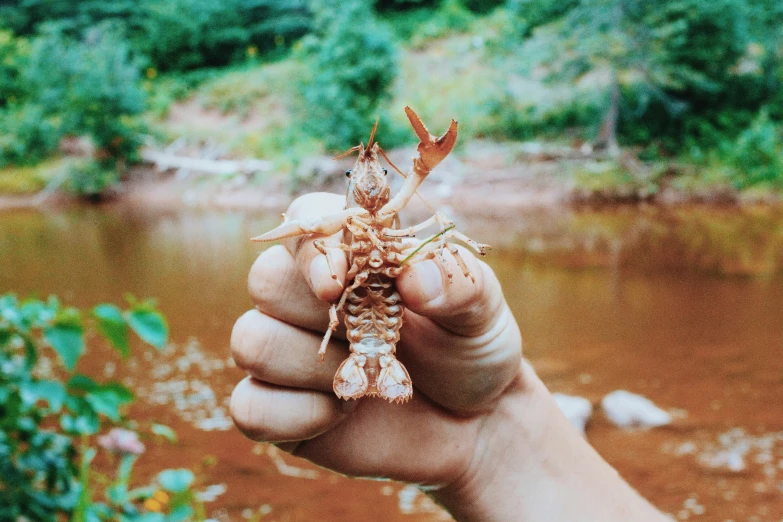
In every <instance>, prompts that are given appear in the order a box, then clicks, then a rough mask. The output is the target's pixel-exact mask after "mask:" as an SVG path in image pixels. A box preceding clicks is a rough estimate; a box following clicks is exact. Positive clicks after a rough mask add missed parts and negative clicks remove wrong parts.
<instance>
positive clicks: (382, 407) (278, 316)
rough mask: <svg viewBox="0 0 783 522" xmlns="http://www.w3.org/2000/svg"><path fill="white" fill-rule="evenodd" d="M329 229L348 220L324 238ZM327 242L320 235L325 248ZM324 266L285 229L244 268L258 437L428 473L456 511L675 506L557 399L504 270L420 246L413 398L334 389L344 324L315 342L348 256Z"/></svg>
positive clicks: (410, 294) (575, 511)
mask: <svg viewBox="0 0 783 522" xmlns="http://www.w3.org/2000/svg"><path fill="white" fill-rule="evenodd" d="M343 205H344V198H342V197H341V196H336V195H332V194H309V195H306V196H303V197H301V198H299V199H297V200H296V201H294V202H293V203H292V205H291V207H290V208H289V210H288V212H287V215H288V216H289V217H290V218H292V219H300V220H301V219H309V218H314V217H317V216H322V215H328V214H333V213H335V212H339V211H340V210H341V209H342V208H343ZM326 239H327V242H326V244H336V243H337V242H338V240H339V239H340V236H339V234H338V235H336V236H333V237H331V238H326ZM320 250H323V248H321V249H320ZM328 253H329V254H330V255H331V259H332V262H331V268H332V269H333V270H334V272H335V273H336V275H337V279H333V278H332V275H331V272H330V268H329V267H328V266H327V263H326V257H325V255H324V254H323V253H322V252H321V251H319V248H316V246H314V245H313V237H299V238H293V239H287V240H285V241H284V245H277V246H273V247H271V248H269V249H268V250H266V251H265V252H264V253H262V254H261V255H260V256H259V258H258V260H257V261H256V262H255V263H254V265H253V267H252V268H251V271H250V277H249V290H250V295H251V297H252V299H253V302H254V304H255V308H254V309H253V310H251V311H249V312H247V313H246V314H245V315H243V316H242V317H241V318H240V319H239V320H238V321H237V323H236V325H235V326H234V331H233V334H232V338H231V348H232V353H233V356H234V359H235V361H236V362H237V365H238V366H239V367H240V368H242V369H244V370H245V371H247V372H248V377H247V378H246V379H244V380H243V381H241V382H240V383H239V384H238V385H237V387H236V389H235V390H234V393H233V395H232V398H231V413H232V416H233V418H234V421H235V423H236V425H237V427H238V428H239V429H240V430H241V431H242V432H243V433H245V434H246V435H247V436H248V437H250V438H251V439H254V440H257V441H264V442H271V443H274V444H277V445H278V446H279V447H280V448H282V449H284V450H285V451H288V452H290V453H292V454H293V455H296V456H298V457H302V458H305V459H307V460H310V461H311V462H314V463H315V464H318V465H319V466H323V467H326V468H329V469H333V470H335V471H338V472H340V473H344V474H348V475H352V476H366V477H388V478H391V479H395V480H401V481H405V482H412V483H416V484H420V485H422V486H427V488H425V489H426V490H427V491H428V492H429V493H428V494H430V495H431V496H432V497H433V498H434V499H435V500H436V501H438V502H439V503H441V504H442V505H443V506H444V507H445V508H446V509H447V510H448V511H449V512H450V513H451V514H452V515H453V516H454V518H455V519H457V520H465V521H488V520H489V521H524V522H538V521H547V522H551V521H577V520H578V521H584V522H588V521H596V522H598V521H601V522H613V521H618V522H620V521H623V522H626V521H630V520H633V521H638V522H648V521H649V522H662V521H665V520H669V519H668V518H666V517H664V516H663V515H662V514H660V513H659V512H658V511H657V510H656V509H655V508H654V507H652V506H651V505H650V504H649V503H648V502H647V501H646V500H644V499H643V498H642V497H641V496H640V495H639V494H638V493H636V492H635V491H634V490H633V489H632V488H631V487H630V486H629V485H628V484H627V483H626V482H625V481H624V480H623V479H622V478H621V477H620V476H619V475H618V474H617V472H616V471H615V470H614V469H613V468H612V467H611V466H609V465H608V464H607V463H606V462H605V461H604V460H603V459H602V458H601V457H600V456H599V455H598V454H597V453H596V452H595V451H594V450H593V449H592V447H591V446H590V445H589V444H588V443H587V442H586V441H585V440H584V439H583V438H582V437H581V436H580V435H579V434H578V433H577V432H576V431H575V430H574V429H573V428H572V427H571V425H570V424H569V423H568V421H567V420H566V419H565V418H564V417H563V415H562V414H561V413H560V411H559V409H558V408H557V405H556V404H555V402H554V400H553V398H552V396H551V394H550V393H549V391H548V390H547V389H546V387H545V386H544V385H543V383H542V382H541V381H540V379H539V378H538V377H537V376H536V374H535V372H534V370H533V368H532V367H531V366H530V365H529V364H528V363H527V362H526V361H525V360H524V359H523V358H522V341H521V336H520V332H519V327H518V326H517V324H516V321H515V320H514V317H513V315H512V314H511V312H510V310H509V308H508V305H507V304H506V302H505V299H504V297H503V293H502V291H501V288H500V284H499V283H498V280H497V278H496V277H495V274H494V273H493V272H492V270H491V269H490V268H489V267H488V266H487V265H486V264H485V263H483V262H482V261H480V260H478V259H477V258H476V257H474V256H473V255H472V254H471V253H470V252H469V251H468V250H467V249H460V254H461V257H462V259H463V260H464V262H465V263H466V264H467V266H468V267H469V268H470V271H471V274H473V276H474V278H475V281H471V280H470V279H469V278H466V277H464V276H463V275H462V270H460V268H459V266H458V265H457V262H456V261H455V259H454V257H453V256H452V255H451V254H450V253H446V254H445V257H444V260H445V262H446V263H447V264H448V265H449V267H448V268H449V269H450V271H451V272H452V273H453V274H454V275H453V277H452V278H451V280H449V278H448V277H447V276H446V275H445V271H444V270H442V269H441V267H439V266H438V264H437V263H439V262H441V261H440V260H439V259H432V260H425V261H422V262H420V263H416V264H414V265H412V266H409V267H408V268H406V269H405V271H404V272H403V274H402V275H401V276H400V277H399V278H398V279H397V286H398V290H399V292H400V294H401V296H402V298H403V300H404V302H405V303H406V306H407V310H406V312H405V315H404V319H405V323H404V326H403V328H402V330H401V333H402V338H401V341H400V343H399V345H398V352H397V353H398V356H399V358H400V360H401V361H402V362H403V363H404V364H405V366H406V367H407V368H408V370H409V372H410V374H411V377H412V380H413V382H414V386H415V390H414V393H413V398H412V400H411V401H410V402H408V403H407V404H404V405H398V404H390V403H388V402H386V401H383V400H380V399H371V398H364V399H361V400H358V401H357V400H349V401H345V400H341V399H338V398H337V397H336V396H335V395H334V393H333V392H332V379H333V377H334V374H335V371H336V370H337V367H338V366H339V365H340V363H341V362H342V361H343V360H344V359H345V358H346V357H347V356H348V353H349V352H348V347H347V344H346V342H345V341H344V332H342V333H341V331H340V330H338V331H337V332H336V333H335V335H334V337H333V338H332V339H331V341H330V342H329V347H328V350H327V351H326V354H325V359H324V362H323V363H321V362H319V358H318V356H317V353H318V349H319V345H320V343H321V338H322V336H323V332H324V330H325V329H326V327H327V324H328V322H329V313H328V311H329V302H333V301H334V300H335V299H338V298H339V297H340V295H341V293H342V290H343V284H344V280H345V275H346V272H347V270H348V266H347V261H346V257H345V254H344V252H343V251H342V250H340V249H336V248H332V249H330V252H328Z"/></svg>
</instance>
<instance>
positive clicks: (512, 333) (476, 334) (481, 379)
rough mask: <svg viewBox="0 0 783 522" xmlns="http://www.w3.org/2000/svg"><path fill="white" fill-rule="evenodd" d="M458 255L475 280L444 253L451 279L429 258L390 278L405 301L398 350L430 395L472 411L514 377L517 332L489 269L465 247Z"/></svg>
mask: <svg viewBox="0 0 783 522" xmlns="http://www.w3.org/2000/svg"><path fill="white" fill-rule="evenodd" d="M460 254H461V256H462V257H463V258H464V260H465V263H466V264H467V265H468V267H469V268H470V270H471V272H472V273H473V275H474V277H475V283H473V282H471V280H470V279H469V278H466V277H464V276H463V275H462V273H461V272H460V271H459V268H458V265H457V263H456V261H455V260H454V258H453V257H451V256H450V255H448V254H447V255H446V262H447V263H448V269H449V270H450V271H451V272H452V274H454V275H453V277H452V278H451V282H449V278H448V277H447V276H445V275H444V271H443V270H442V269H441V267H439V266H438V264H437V263H436V262H435V261H423V262H421V263H417V264H414V265H412V266H411V267H410V268H408V269H407V270H406V271H405V273H403V275H401V276H400V277H399V278H398V280H397V288H398V290H399V292H400V295H401V296H402V298H403V301H404V302H405V303H406V305H407V307H408V310H406V312H405V327H404V328H402V330H401V332H400V333H401V342H400V346H401V348H400V350H399V356H400V359H401V360H402V361H403V363H404V364H405V365H406V367H407V368H408V371H409V372H410V374H411V376H412V377H413V378H414V382H416V386H417V387H418V388H420V389H421V390H422V391H423V392H424V393H425V394H427V395H428V396H429V397H430V398H432V399H433V400H434V401H435V402H437V403H438V404H440V405H442V406H445V407H447V408H449V409H452V410H457V411H472V410H476V409H481V408H483V407H485V406H487V405H489V404H490V403H491V402H492V401H493V400H494V399H495V398H496V397H498V396H499V395H500V394H501V393H502V392H503V390H505V389H506V387H507V386H508V385H509V383H510V382H511V381H512V380H513V379H514V376H515V375H516V372H517V369H518V367H519V363H520V360H521V358H522V339H521V336H520V333H519V327H518V326H517V324H516V321H515V320H514V317H513V315H512V314H511V311H510V309H509V308H508V305H507V304H506V302H505V299H504V298H503V293H502V291H501V288H500V283H499V282H498V280H497V277H495V274H494V273H493V272H492V270H491V269H490V268H489V267H488V266H487V265H486V264H485V263H483V262H481V261H479V260H477V259H476V258H475V257H473V255H472V254H470V253H469V252H468V251H467V250H466V249H460ZM419 375H422V376H427V377H426V378H417V377H418V376H419Z"/></svg>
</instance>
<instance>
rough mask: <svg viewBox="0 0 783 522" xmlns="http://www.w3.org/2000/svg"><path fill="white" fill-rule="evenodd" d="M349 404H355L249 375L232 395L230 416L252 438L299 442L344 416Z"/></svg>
mask: <svg viewBox="0 0 783 522" xmlns="http://www.w3.org/2000/svg"><path fill="white" fill-rule="evenodd" d="M351 402H354V401H351ZM346 404H347V405H348V406H347V407H348V408H351V407H353V406H352V405H351V404H350V403H343V402H341V401H340V400H339V399H337V398H336V397H335V396H334V395H331V394H330V393H322V392H316V391H308V390H296V389H291V388H281V387H278V386H274V385H271V384H267V383H262V382H260V381H257V380H255V379H253V378H252V377H247V378H246V379H244V380H242V381H241V382H240V383H239V384H238V385H237V387H236V388H235V389H234V393H233V394H232V395H231V416H232V417H233V419H234V423H235V424H236V426H237V428H239V429H240V430H241V431H242V432H243V433H244V434H245V435H246V436H247V437H249V438H251V439H253V440H257V441H265V442H284V441H299V440H307V439H311V438H313V437H317V436H318V435H320V434H322V433H324V432H326V431H328V430H330V429H331V428H333V427H334V426H335V425H337V424H338V423H339V422H340V421H342V420H343V419H345V417H346V416H347V415H348V411H347V410H346Z"/></svg>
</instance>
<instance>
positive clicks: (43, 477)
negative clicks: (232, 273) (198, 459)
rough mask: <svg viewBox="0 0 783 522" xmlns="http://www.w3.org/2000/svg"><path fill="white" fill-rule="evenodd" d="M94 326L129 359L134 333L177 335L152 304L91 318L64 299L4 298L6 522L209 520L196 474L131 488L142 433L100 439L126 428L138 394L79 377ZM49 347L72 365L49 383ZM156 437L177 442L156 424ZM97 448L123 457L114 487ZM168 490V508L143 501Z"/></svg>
mask: <svg viewBox="0 0 783 522" xmlns="http://www.w3.org/2000/svg"><path fill="white" fill-rule="evenodd" d="M88 317H91V318H92V320H91V321H89V322H87V318H88ZM139 317H141V318H143V319H142V320H141V321H139ZM90 327H94V329H95V330H97V332H98V333H100V334H101V335H102V336H103V337H104V338H105V339H106V340H107V341H108V342H109V344H110V345H111V346H113V347H114V348H115V349H117V350H118V351H119V352H120V353H121V354H122V355H123V356H127V354H128V351H129V347H128V339H127V332H128V330H133V331H134V332H136V333H137V334H138V335H139V337H141V338H142V340H145V341H146V340H149V339H151V340H153V341H154V342H155V344H156V345H161V344H163V343H165V339H166V333H167V330H166V327H165V320H164V319H163V317H162V316H161V315H160V312H158V311H157V310H156V309H155V308H154V307H153V306H152V305H151V303H149V302H142V303H135V302H133V303H132V304H131V306H130V307H129V308H128V309H127V310H125V311H122V310H120V309H119V308H118V307H116V306H114V305H109V304H102V305H98V306H96V307H95V308H94V309H93V310H92V311H91V314H89V316H88V315H87V314H84V313H82V312H80V311H79V310H77V309H75V308H72V307H66V306H63V305H62V304H61V303H60V302H59V300H58V299H56V298H54V297H51V298H49V299H48V300H47V301H40V300H35V299H28V300H24V301H19V300H18V299H17V298H16V297H15V296H13V295H11V294H8V295H4V296H0V369H2V371H0V506H3V508H2V511H1V512H0V521H2V522H17V521H18V520H22V519H27V520H37V521H45V522H48V521H52V522H54V521H56V520H62V519H63V517H68V519H70V520H75V521H101V520H106V521H108V520H112V521H122V522H131V521H139V522H140V521H149V520H156V521H161V522H167V521H168V522H174V521H177V520H186V519H188V520H193V519H201V517H202V514H201V513H200V511H199V510H197V509H195V508H197V507H198V506H197V504H196V502H195V499H194V497H193V493H192V490H191V485H192V482H193V474H192V473H191V472H189V471H187V470H168V471H164V472H162V473H161V474H160V475H159V476H158V480H157V482H158V484H159V486H158V487H156V486H154V485H153V486H149V487H143V488H137V489H133V490H131V489H129V484H130V482H131V472H132V468H133V464H134V463H135V461H136V459H137V458H138V455H139V454H140V453H142V452H143V450H144V446H143V445H142V444H141V443H140V442H139V441H138V439H137V438H136V434H135V433H134V432H130V431H128V430H116V429H115V430H113V431H111V432H109V434H108V435H106V436H103V437H99V438H98V439H97V440H96V438H95V435H96V434H97V433H99V432H100V431H102V430H107V429H108V428H111V427H114V426H118V425H121V424H123V423H124V422H125V419H124V416H123V411H124V410H125V408H127V407H128V405H129V404H130V403H131V402H132V401H133V400H134V395H133V392H132V391H131V390H129V389H128V388H126V387H125V386H123V385H122V384H120V383H119V382H116V381H108V382H97V381H95V380H93V379H91V378H90V377H87V376H85V375H82V374H80V373H75V372H74V370H75V368H76V366H77V365H78V362H79V359H80V358H81V356H82V355H83V354H84V352H85V349H86V343H85V336H86V335H87V331H88V330H89V329H90ZM49 348H50V349H51V350H53V352H54V353H56V354H57V356H58V357H59V358H60V360H61V361H62V363H63V364H62V368H60V369H58V370H57V371H55V372H52V373H51V375H44V374H43V371H42V370H40V369H39V368H38V367H37V363H38V360H39V358H40V356H41V355H42V352H45V351H47V349H49ZM152 432H153V433H156V434H159V435H161V436H165V437H166V438H169V439H171V440H173V439H174V434H173V432H172V431H171V429H169V428H166V427H165V426H160V425H153V428H152ZM96 443H97V444H99V445H102V446H103V447H104V448H106V449H107V450H108V451H111V452H114V453H117V454H119V455H120V460H119V463H118V470H117V473H116V475H115V478H114V479H113V480H110V479H108V477H106V476H103V475H102V474H99V473H98V472H96V471H95V470H94V469H92V468H93V466H92V462H93V458H94V457H95V455H96V453H97V449H96V448H95V447H94V445H95V444H96ZM107 484H108V486H107V487H106V489H105V497H106V498H105V501H94V500H93V499H92V496H93V493H94V490H95V489H96V488H98V487H102V486H105V485H107ZM159 488H161V489H162V490H167V491H169V492H170V494H171V497H170V498H169V495H165V498H166V499H167V500H166V502H165V504H166V506H165V509H158V510H156V511H162V512H159V513H154V512H151V511H150V510H149V509H148V505H147V504H143V505H142V503H143V502H144V501H145V500H147V499H150V498H153V497H154V498H160V497H161V493H160V492H159V491H158V489H159ZM156 495H157V496H156ZM156 502H158V504H157V505H160V506H161V508H163V505H162V504H161V502H160V501H159V500H158V501H156Z"/></svg>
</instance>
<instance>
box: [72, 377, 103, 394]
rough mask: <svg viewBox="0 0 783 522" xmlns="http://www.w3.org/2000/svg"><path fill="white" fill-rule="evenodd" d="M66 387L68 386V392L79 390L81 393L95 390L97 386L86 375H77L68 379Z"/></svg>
mask: <svg viewBox="0 0 783 522" xmlns="http://www.w3.org/2000/svg"><path fill="white" fill-rule="evenodd" d="M66 386H68V389H69V390H79V391H83V392H89V391H92V390H94V389H96V388H97V387H98V386H99V385H98V383H97V382H95V381H94V380H92V379H90V378H89V377H87V376H86V375H82V374H81V373H77V374H76V375H74V376H72V377H71V378H70V379H68V384H67V385H66Z"/></svg>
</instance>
